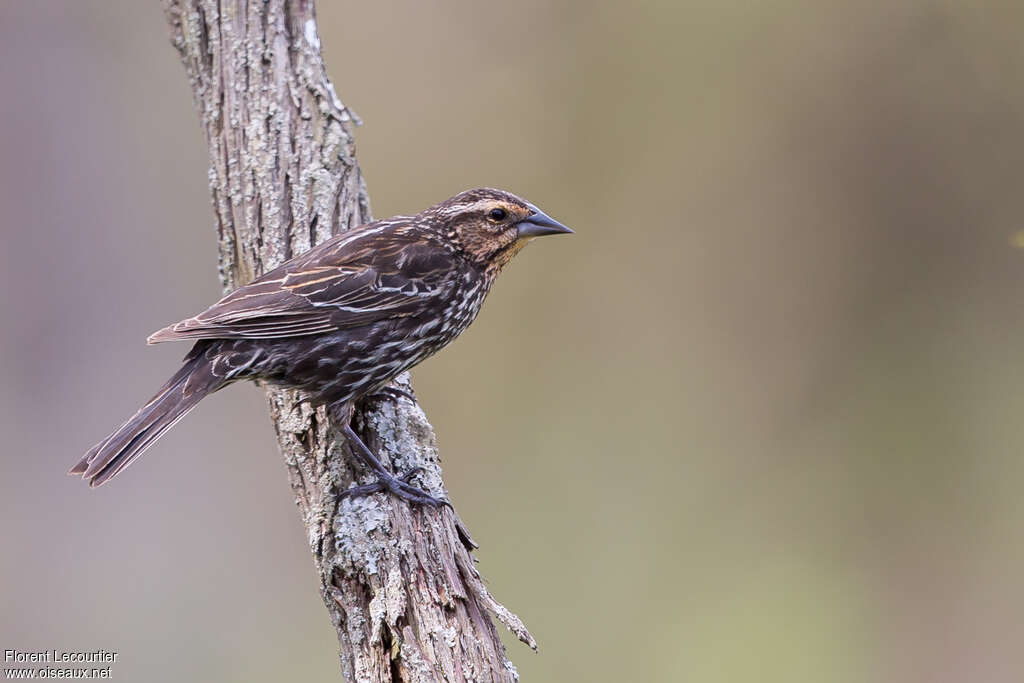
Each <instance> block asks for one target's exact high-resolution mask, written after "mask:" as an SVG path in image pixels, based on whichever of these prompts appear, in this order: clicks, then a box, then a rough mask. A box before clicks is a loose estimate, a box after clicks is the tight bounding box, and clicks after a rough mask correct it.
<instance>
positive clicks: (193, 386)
mask: <svg viewBox="0 0 1024 683" xmlns="http://www.w3.org/2000/svg"><path fill="white" fill-rule="evenodd" d="M202 350H203V349H200V348H195V349H193V350H192V353H190V354H189V355H188V356H186V358H185V364H184V365H183V366H182V367H181V369H180V370H178V371H177V372H176V373H174V376H173V377H171V378H170V379H169V380H168V381H167V383H166V384H165V385H164V386H163V387H162V388H161V389H160V391H158V392H157V394H156V396H154V397H153V398H152V399H150V401H149V403H147V404H146V405H144V406H142V407H141V408H139V411H138V412H137V413H135V415H134V416H132V418H131V419H130V420H128V421H127V422H125V423H124V424H123V425H121V426H120V427H119V428H117V429H116V430H114V432H113V433H112V434H111V435H110V436H108V437H107V438H106V439H104V440H103V441H100V442H99V443H98V444H96V445H95V446H93V447H92V448H91V449H89V452H88V453H86V454H85V457H83V458H82V459H81V460H80V461H79V462H78V464H77V465H75V466H74V467H72V468H71V469H70V470H68V474H71V475H81V476H82V478H84V479H86V480H88V482H89V485H90V486H99V485H100V484H103V483H104V482H106V481H107V480H108V479H112V478H113V477H115V476H116V475H117V474H118V473H119V472H120V471H121V470H123V469H124V468H125V467H128V465H130V464H132V463H133V462H135V459H136V458H138V457H139V456H140V455H142V454H143V453H144V452H145V451H146V449H147V448H149V447H150V446H152V445H153V444H154V443H155V442H156V440H157V439H159V438H160V437H161V436H162V435H163V433H164V432H166V431H167V430H168V429H170V428H171V427H173V426H174V425H175V423H177V421H178V420H180V419H181V418H183V417H185V415H186V414H187V413H188V411H190V410H192V409H193V408H195V407H196V404H197V403H199V401H200V400H201V399H202V398H203V397H204V396H206V395H207V394H210V393H212V392H214V391H216V390H217V389H220V388H221V387H222V386H223V385H224V380H223V379H222V378H220V377H217V376H216V375H214V373H213V371H212V368H213V366H212V363H211V362H210V360H208V359H207V358H206V354H205V353H202Z"/></svg>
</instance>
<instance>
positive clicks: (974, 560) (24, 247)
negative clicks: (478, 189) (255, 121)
mask: <svg viewBox="0 0 1024 683" xmlns="http://www.w3.org/2000/svg"><path fill="white" fill-rule="evenodd" d="M319 9H320V15H319V18H320V35H321V38H322V42H323V45H324V50H325V54H326V60H327V67H328V71H329V73H330V75H331V76H332V78H333V79H334V81H335V84H336V86H337V90H338V92H339V94H340V95H341V97H342V99H343V100H344V102H345V103H346V104H348V105H349V106H350V107H352V108H353V109H354V110H355V111H356V112H357V113H358V114H359V115H360V116H361V117H362V118H363V120H364V121H365V125H364V126H363V127H362V128H360V129H359V130H358V131H357V142H358V150H359V159H360V161H361V163H362V166H363V169H364V171H365V173H366V177H367V181H368V183H369V187H370V194H371V199H372V202H373V208H374V212H375V214H376V215H377V216H380V217H383V216H388V215H391V214H394V213H403V212H413V211H416V210H418V209H420V208H422V207H425V206H427V205H428V204H431V203H434V202H436V201H438V200H440V199H443V198H445V197H447V196H449V195H452V194H454V193H456V192H458V191H460V190H463V189H465V188H468V187H473V186H478V185H491V186H498V187H503V188H507V189H509V190H512V191H514V192H517V193H519V194H522V195H523V196H525V197H528V198H529V199H530V200H532V201H534V202H536V203H537V204H539V205H540V206H542V207H543V208H544V209H545V210H547V211H548V212H549V213H550V214H551V215H553V216H555V217H556V218H558V219H560V220H562V221H564V222H565V223H567V224H569V225H571V226H573V227H574V228H575V229H576V230H577V233H578V234H577V235H576V236H574V237H572V238H566V239H559V240H551V241H544V242H543V243H542V244H535V245H533V246H531V248H530V249H528V250H527V251H526V252H525V253H524V254H522V255H521V256H520V257H519V258H518V259H517V261H516V263H515V264H514V265H513V266H512V267H510V268H509V270H508V271H507V272H506V274H505V275H504V276H503V277H502V280H501V282H500V283H499V284H498V285H497V287H496V290H495V291H494V293H493V294H492V295H491V298H490V300H489V302H488V304H487V305H486V306H485V309H484V312H483V314H482V315H481V316H480V319H479V320H478V322H477V324H476V325H474V326H473V328H472V329H470V330H469V332H467V333H466V334H465V335H464V337H463V338H461V339H460V340H459V341H458V342H457V343H455V344H454V345H453V346H452V347H451V348H450V349H448V350H447V351H445V352H444V353H442V354H440V355H439V356H438V357H437V358H435V359H432V360H430V361H429V362H427V363H426V364H424V365H423V366H422V367H421V368H419V369H417V370H416V371H415V372H414V378H415V382H416V387H417V391H418V393H419V395H420V398H421V400H422V402H423V404H424V405H425V407H426V409H427V412H428V415H429V416H430V418H431V420H432V422H433V424H434V425H435V427H436V429H437V432H438V436H439V440H440V445H441V450H442V456H443V458H444V466H445V472H446V476H447V483H448V486H449V489H450V491H451V496H452V498H453V500H454V501H455V503H456V505H457V507H458V509H459V511H460V514H461V515H462V517H463V519H464V520H465V521H466V523H467V525H468V526H469V528H470V530H471V531H472V532H473V534H474V536H475V537H476V538H477V540H479V541H480V542H481V544H482V546H483V547H482V548H481V550H480V552H479V557H480V559H481V565H480V567H481V570H482V572H483V573H484V575H485V576H486V577H487V578H488V580H489V585H490V586H491V588H492V590H493V591H494V593H495V595H496V596H497V597H498V598H499V599H501V600H502V601H504V602H505V604H507V605H508V606H509V607H510V608H511V609H512V610H513V611H515V612H517V613H518V614H519V615H520V616H521V617H522V618H523V619H524V620H525V621H526V623H527V624H528V625H529V626H530V628H531V630H532V632H533V634H534V635H535V636H536V637H537V640H538V641H539V643H540V653H539V654H536V655H535V654H533V653H531V652H529V651H528V650H527V649H526V648H525V647H523V646H521V645H519V644H517V643H515V642H514V641H512V640H509V641H508V645H509V654H510V656H511V658H512V659H513V661H514V662H515V663H516V665H517V666H518V667H519V671H520V673H521V675H522V677H523V679H524V680H528V681H545V682H546V681H699V682H701V683H705V682H708V683H712V682H719V681H730V682H731V681H779V682H780V683H782V682H785V683H791V682H792V681H801V682H803V681H808V682H815V683H819V682H823V681H829V682H831V681H837V682H839V681H844V682H845V681H850V682H853V681H857V682H860V681H892V682H901V683H902V682H905V681H930V682H934V681H940V682H941V681H950V682H952V681H964V680H971V681H1007V682H1009V681H1020V680H1024V648H1022V644H1024V580H1022V576H1024V505H1022V503H1021V494H1020V489H1021V488H1022V485H1024V459H1022V458H1021V453H1020V450H1021V446H1022V444H1024V420H1022V419H1021V416H1022V412H1024V392H1022V388H1024V362H1022V358H1021V353H1022V347H1024V345H1022V343H1021V342H1022V339H1024V307H1022V306H1021V302H1020V300H1021V297H1022V293H1024V251H1022V250H1020V249H1017V248H1015V245H1020V244H1024V233H1021V232H1020V231H1022V230H1024V222H1022V221H1021V219H1020V217H1019V216H1020V215H1021V213H1022V210H1024V195H1022V190H1021V178H1022V177H1024V144H1022V143H1024V132H1022V123H1024V89H1022V87H1021V84H1022V75H1024V41H1022V40H1021V32H1020V26H1021V22H1022V21H1024V10H1022V9H1021V6H1020V5H1014V4H1011V3H996V2H966V1H964V2H959V3H953V2H948V3H947V2H931V1H924V0H921V1H916V0H891V1H888V2H878V3H872V2H867V3H864V2H854V1H853V0H848V1H847V2H838V3H820V2H812V1H810V0H792V1H788V2H776V3H753V2H747V3H744V2H696V3H676V2H636V3H616V2H611V1H604V2H558V3H543V2H522V3H514V4H513V3H476V2H469V1H468V0H466V1H461V2H456V1H451V0H448V1H444V2H433V3H417V2H414V1H412V0H409V1H407V2H379V3H369V2H364V3H355V2H322V3H321V6H320V8H319ZM0 93H2V96H0V207H2V209H3V213H2V216H3V218H2V225H3V241H4V247H3V249H2V250H0V251H2V255H3V262H2V265H3V271H2V272H3V287H2V291H0V305H2V310H0V314H2V320H3V321H4V322H3V336H2V340H0V344H2V349H0V364H2V366H0V371H2V376H3V382H2V387H0V412H2V420H3V425H2V428H3V432H4V438H3V441H4V447H3V451H4V453H3V457H2V459H0V542H2V552H0V586H2V591H0V649H6V648H17V649H44V648H66V649H79V650H82V649H91V648H99V647H102V648H106V649H110V650H117V651H119V652H120V653H121V656H120V658H119V662H118V664H116V665H115V666H114V669H113V674H114V678H115V679H116V680H125V681H179V680H210V681H278V680H335V679H337V678H338V665H337V660H336V656H335V648H336V643H335V636H334V633H333V630H332V629H331V627H330V624H329V622H328V619H327V617H326V613H325V611H324V608H323V606H322V605H321V602H320V597H319V595H318V592H317V588H316V579H315V576H314V572H313V568H312V564H311V561H310V559H309V556H308V552H307V550H306V542H305V540H304V534H303V529H302V526H301V523H300V520H299V515H298V513H297V511H296V510H295V508H294V506H293V504H292V500H291V493H290V490H289V487H288V484H287V480H286V477H285V472H284V468H283V466H282V463H281V460H280V457H279V456H278V454H277V452H276V450H275V442H274V438H273V435H272V430H271V427H270V424H269V420H268V418H267V415H266V409H265V406H264V400H263V398H262V395H261V393H260V392H259V391H258V390H257V389H255V388H253V387H251V386H239V387H234V388H232V389H230V390H228V391H225V392H222V393H221V394H218V395H217V396H215V397H213V398H211V399H208V400H207V401H204V405H203V406H202V407H201V409H199V410H197V411H196V412H195V413H193V414H192V415H190V416H189V418H188V419H187V420H185V421H183V422H182V423H181V424H180V425H179V426H178V427H177V428H176V429H175V430H174V431H173V432H171V433H170V434H169V435H168V436H167V437H166V438H165V439H163V440H162V441H161V442H160V443H159V444H158V445H157V446H156V447H155V448H154V449H153V450H152V451H150V453H149V455H148V456H147V457H146V458H145V459H143V460H142V461H141V462H140V463H139V464H137V465H136V466H135V467H133V468H132V469H131V470H130V471H128V472H127V473H125V474H124V475H123V476H122V477H120V478H119V479H118V480H117V481H116V482H114V483H113V485H111V486H109V487H104V488H103V489H100V490H98V491H89V490H87V488H86V487H84V486H83V485H82V483H81V482H80V481H77V480H73V479H70V478H67V477H65V476H64V471H65V470H66V468H67V467H69V466H70V465H71V464H73V463H74V462H75V461H76V459H77V458H78V457H79V456H80V455H81V453H82V452H83V451H84V450H85V449H86V448H87V447H89V446H90V445H91V444H92V443H93V442H94V441H96V440H97V439H98V438H100V437H102V436H103V435H105V434H106V433H107V432H108V431H109V430H110V429H111V428H112V427H114V426H115V425H116V424H117V423H119V421H120V420H122V419H124V418H126V417H127V416H128V415H130V414H131V413H132V412H133V411H134V410H135V409H136V407H137V406H138V404H139V403H140V402H141V401H142V400H144V399H145V398H146V397H147V396H149V395H150V393H151V392H152V391H153V390H154V389H155V388H156V387H157V386H158V385H159V384H160V383H161V382H162V381H163V380H164V379H165V378H166V376H167V375H168V374H169V373H170V372H171V371H172V369H173V368H174V367H175V364H176V362H177V360H178V358H179V357H180V356H181V355H182V354H183V353H184V351H185V348H184V347H175V346H173V345H164V346H160V347H156V348H147V347H146V346H145V344H144V340H145V337H146V335H147V334H149V333H150V332H152V331H153V330H155V329H157V328H159V327H161V326H163V325H165V324H167V323H169V322H173V321H174V320H178V319H180V318H182V317H185V316H187V315H190V314H192V313H194V312H196V311H197V310H200V309H201V308H203V307H204V306H205V305H207V304H208V303H210V302H211V301H213V300H214V299H216V298H217V297H218V295H219V293H220V292H219V289H218V287H219V286H218V281H217V276H216V249H215V238H214V230H213V218H212V212H211V209H210V206H209V204H210V202H209V197H208V192H207V180H206V167H207V161H206V152H205V149H204V145H203V141H202V134H201V132H200V128H199V125H198V122H197V116H196V113H195V112H194V110H193V106H192V99H191V94H190V91H189V88H188V86H187V84H186V80H185V77H184V73H183V70H182V68H181V66H180V65H179V63H178V58H177V55H176V53H175V52H174V50H173V49H172V48H171V46H170V45H169V42H168V40H167V30H166V26H165V22H164V17H163V15H162V12H161V10H160V8H159V6H158V4H157V2H156V1H155V0H154V1H152V2H128V1H127V0H123V1H120V2H113V1H109V2H100V1H99V0H91V1H86V0H66V1H65V2H56V1H49V0H47V1H41V2H27V1H20V2H19V1H15V0H6V1H5V2H2V3H0Z"/></svg>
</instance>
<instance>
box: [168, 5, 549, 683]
mask: <svg viewBox="0 0 1024 683" xmlns="http://www.w3.org/2000/svg"><path fill="white" fill-rule="evenodd" d="M163 4H164V10H165V13H166V16H167V20H168V22H169V24H170V31H171V41H172V43H173V45H174V47H175V48H176V49H177V50H178V52H179V54H180V55H181V59H182V61H183V63H184V65H185V70H186V72H187V74H188V78H189V81H190V83H191V86H192V91H193V95H194V98H195V103H196V106H197V108H198V110H199V113H200V117H201V121H202V127H203V130H204V132H205V134H206V141H207V144H208V146H209V154H210V170H209V182H210V193H211V195H212V198H213V206H214V211H215V214H216V225H217V236H218V244H219V248H220V260H219V263H220V276H221V281H222V284H223V286H224V288H225V290H230V289H233V288H235V287H237V286H239V285H241V284H244V283H245V282H247V281H249V280H251V279H253V278H254V277H257V276H259V275H260V274H261V273H263V272H265V271H267V270H269V269H271V268H274V267H275V266H277V265H278V264H280V263H282V262H283V261H285V260H287V259H289V258H291V257H292V256H294V255H296V254H299V253H301V252H303V251H305V250H306V249H309V248H310V247H311V246H313V245H315V244H317V243H319V242H321V241H323V240H325V239H327V238H328V237H331V236H332V235H335V234H337V233H338V232H340V231H343V230H346V229H348V228H350V227H353V226H356V225H359V224H362V223H365V222H367V221H369V220H370V206H369V201H368V198H367V194H366V186H365V183H364V181H363V177H362V174H361V172H360V170H359V165H358V164H357V163H356V158H355V146H354V142H353V135H352V129H353V124H354V119H355V117H354V115H353V114H352V112H351V111H349V110H348V109H346V108H345V106H344V105H343V104H342V102H341V101H340V99H339V98H338V95H337V93H336V92H335V90H334V87H333V86H332V85H331V82H330V81H329V80H328V78H327V74H326V72H325V69H324V65H323V59H322V57H321V53H320V39H319V37H318V32H317V25H316V17H315V13H314V7H313V3H312V2H311V1H303V0H259V1H253V0H249V1H244V0H220V1H218V0H163ZM398 381H399V382H400V383H401V386H402V387H403V388H404V389H405V390H406V391H411V387H410V386H409V384H408V382H409V380H408V376H407V375H406V376H403V377H400V378H399V380H398ZM267 394H268V397H269V402H270V413H271V417H272V419H273V422H274V426H275V430H276V433H277V437H278V442H279V444H280V448H281V452H282V454H283V455H284V460H285V464H286V468H287V471H288V478H289V481H290V483H291V486H292V489H293V491H294V494H295V500H296V504H297V505H298V507H299V509H300V511H301V513H302V518H303V521H304V523H305V525H306V529H307V532H308V540H309V547H310V550H311V551H312V554H313V560H314V563H315V565H316V568H317V570H318V572H319V576H320V582H321V592H322V595H323V598H324V602H325V604H326V606H327V610H328V612H329V614H330V617H331V621H332V622H333V623H334V626H335V628H336V630H337V633H338V641H339V644H340V658H341V666H342V671H343V672H344V674H345V677H346V678H347V679H348V680H353V681H398V680H401V681H437V680H452V681H488V680H494V681H508V680H515V679H516V678H517V676H516V672H515V668H514V667H513V666H512V664H511V663H510V662H509V661H508V660H507V659H506V657H505V652H504V649H503V647H502V644H501V640H500V639H499V636H498V632H497V629H496V628H495V626H494V622H493V621H492V619H491V617H492V616H493V617H496V618H497V619H498V621H500V622H502V623H503V624H505V626H507V627H508V628H509V629H510V630H511V631H512V632H513V633H515V634H516V636H518V638H519V639H520V640H521V641H523V642H524V643H526V644H528V645H529V646H530V647H532V648H536V644H535V643H534V640H533V638H532V637H531V636H530V634H529V632H528V631H527V630H526V628H525V626H524V625H523V623H522V622H521V621H520V620H519V618H518V617H516V616H515V615H514V614H512V613H511V612H509V611H508V610H507V609H505V608H504V607H503V606H502V605H500V604H499V603H498V602H497V601H495V600H494V598H493V597H492V596H491V594H490V593H489V592H488V590H487V588H486V587H485V586H484V583H483V580H482V579H481V577H480V574H479V573H478V572H477V570H476V568H475V566H474V560H473V557H472V555H471V554H470V552H471V550H472V549H473V548H474V547H475V545H474V544H473V542H472V540H471V539H470V537H469V535H468V533H466V532H465V529H464V527H463V526H462V524H461V522H460V520H459V519H458V516H457V515H456V514H455V513H454V511H453V510H451V509H448V508H440V509H437V510H435V509H432V508H419V507H410V506H409V505H408V504H406V503H405V502H403V501H396V500H394V499H392V498H389V497H387V496H384V495H381V494H377V495H373V496H368V497H363V498H354V499H353V498H348V497H342V495H341V494H342V493H343V492H344V490H345V489H346V488H347V487H348V486H349V485H351V483H352V482H353V481H354V480H355V478H356V477H357V476H358V475H359V474H360V473H361V472H360V470H359V469H358V468H354V467H353V465H352V459H351V454H350V453H349V451H348V446H347V444H346V443H345V441H344V440H343V439H341V438H339V437H338V436H337V434H338V432H337V430H336V428H335V427H336V426H335V425H332V424H331V421H330V419H329V417H328V415H327V413H326V412H325V411H324V409H323V408H322V407H320V408H317V407H313V406H312V405H310V404H309V403H306V402H304V401H303V400H302V398H303V397H302V396H301V395H300V394H298V393H296V392H291V391H278V390H268V392H267ZM355 425H356V428H357V429H358V430H360V431H361V432H362V433H363V435H364V437H365V439H366V441H367V443H368V444H369V445H370V447H371V448H373V449H375V451H376V452H377V453H378V455H379V456H380V457H381V460H382V461H383V462H384V463H385V464H386V465H389V464H393V465H394V469H396V470H399V471H406V470H407V469H409V468H413V467H422V468H423V472H422V473H421V475H420V476H421V479H420V482H421V483H422V485H423V486H424V488H425V489H427V490H428V491H430V492H432V493H433V494H434V495H444V482H443V481H442V479H441V469H440V466H439V463H438V455H437V448H436V446H435V440H434V432H433V429H432V428H431V426H430V423H429V422H427V419H426V416H425V415H424V413H423V411H422V410H421V409H420V407H419V406H418V405H417V404H415V403H414V402H412V401H409V400H406V399H400V400H395V401H390V400H385V401H375V402H372V403H370V402H368V403H367V405H364V406H360V407H358V409H357V411H356V415H355ZM364 476H365V475H364ZM445 497H446V496H445Z"/></svg>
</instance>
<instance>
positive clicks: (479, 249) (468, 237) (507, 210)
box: [424, 187, 572, 270]
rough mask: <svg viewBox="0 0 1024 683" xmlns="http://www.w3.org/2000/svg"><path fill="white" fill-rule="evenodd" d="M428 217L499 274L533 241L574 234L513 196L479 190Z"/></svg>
mask: <svg viewBox="0 0 1024 683" xmlns="http://www.w3.org/2000/svg"><path fill="white" fill-rule="evenodd" d="M424 213H425V214H427V216H425V217H426V218H427V219H428V220H429V221H430V222H431V223H433V224H434V225H435V226H437V229H438V230H439V231H440V232H441V233H442V234H443V236H444V237H445V239H447V240H449V241H450V242H451V243H453V244H454V245H455V246H456V247H457V248H458V249H459V250H460V251H461V252H462V253H463V254H465V255H466V257H467V258H469V259H470V260H471V261H473V262H474V263H476V264H477V265H479V266H480V267H482V268H484V269H487V270H491V269H496V270H500V269H501V268H502V267H503V266H504V265H505V264H506V263H508V262H509V261H510V260H511V259H512V257H513V256H515V255H516V254H517V253H518V252H519V250H520V249H522V248H523V247H524V246H526V243H527V242H529V241H530V240H531V239H533V238H534V237H541V236H543V235H559V234H565V233H571V232H572V230H570V229H569V228H567V227H565V226H564V225H562V224H561V223H559V222H558V221H556V220H554V219H553V218H551V217H550V216H548V215H547V214H545V213H544V212H543V211H541V210H540V209H538V208H537V207H536V206H534V205H533V204H531V203H530V202H527V201H525V200H523V199H520V198H519V197H517V196H515V195H514V194H512V193H511V192H505V191H503V190H494V189H491V188H486V187H485V188H480V189H476V190H467V191H465V192H461V193H459V194H457V195H455V196H454V197H452V198H451V199H446V200H445V201H443V202H441V203H440V204H437V205H436V206H432V207H431V208H429V209H427V210H426V211H425V212H424Z"/></svg>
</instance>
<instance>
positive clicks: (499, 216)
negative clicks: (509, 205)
mask: <svg viewBox="0 0 1024 683" xmlns="http://www.w3.org/2000/svg"><path fill="white" fill-rule="evenodd" d="M487 217H488V218H490V219H491V220H492V221H495V222H500V221H503V220H505V219H506V218H508V212H507V211H505V209H502V208H497V209H491V210H490V211H488V212H487Z"/></svg>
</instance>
